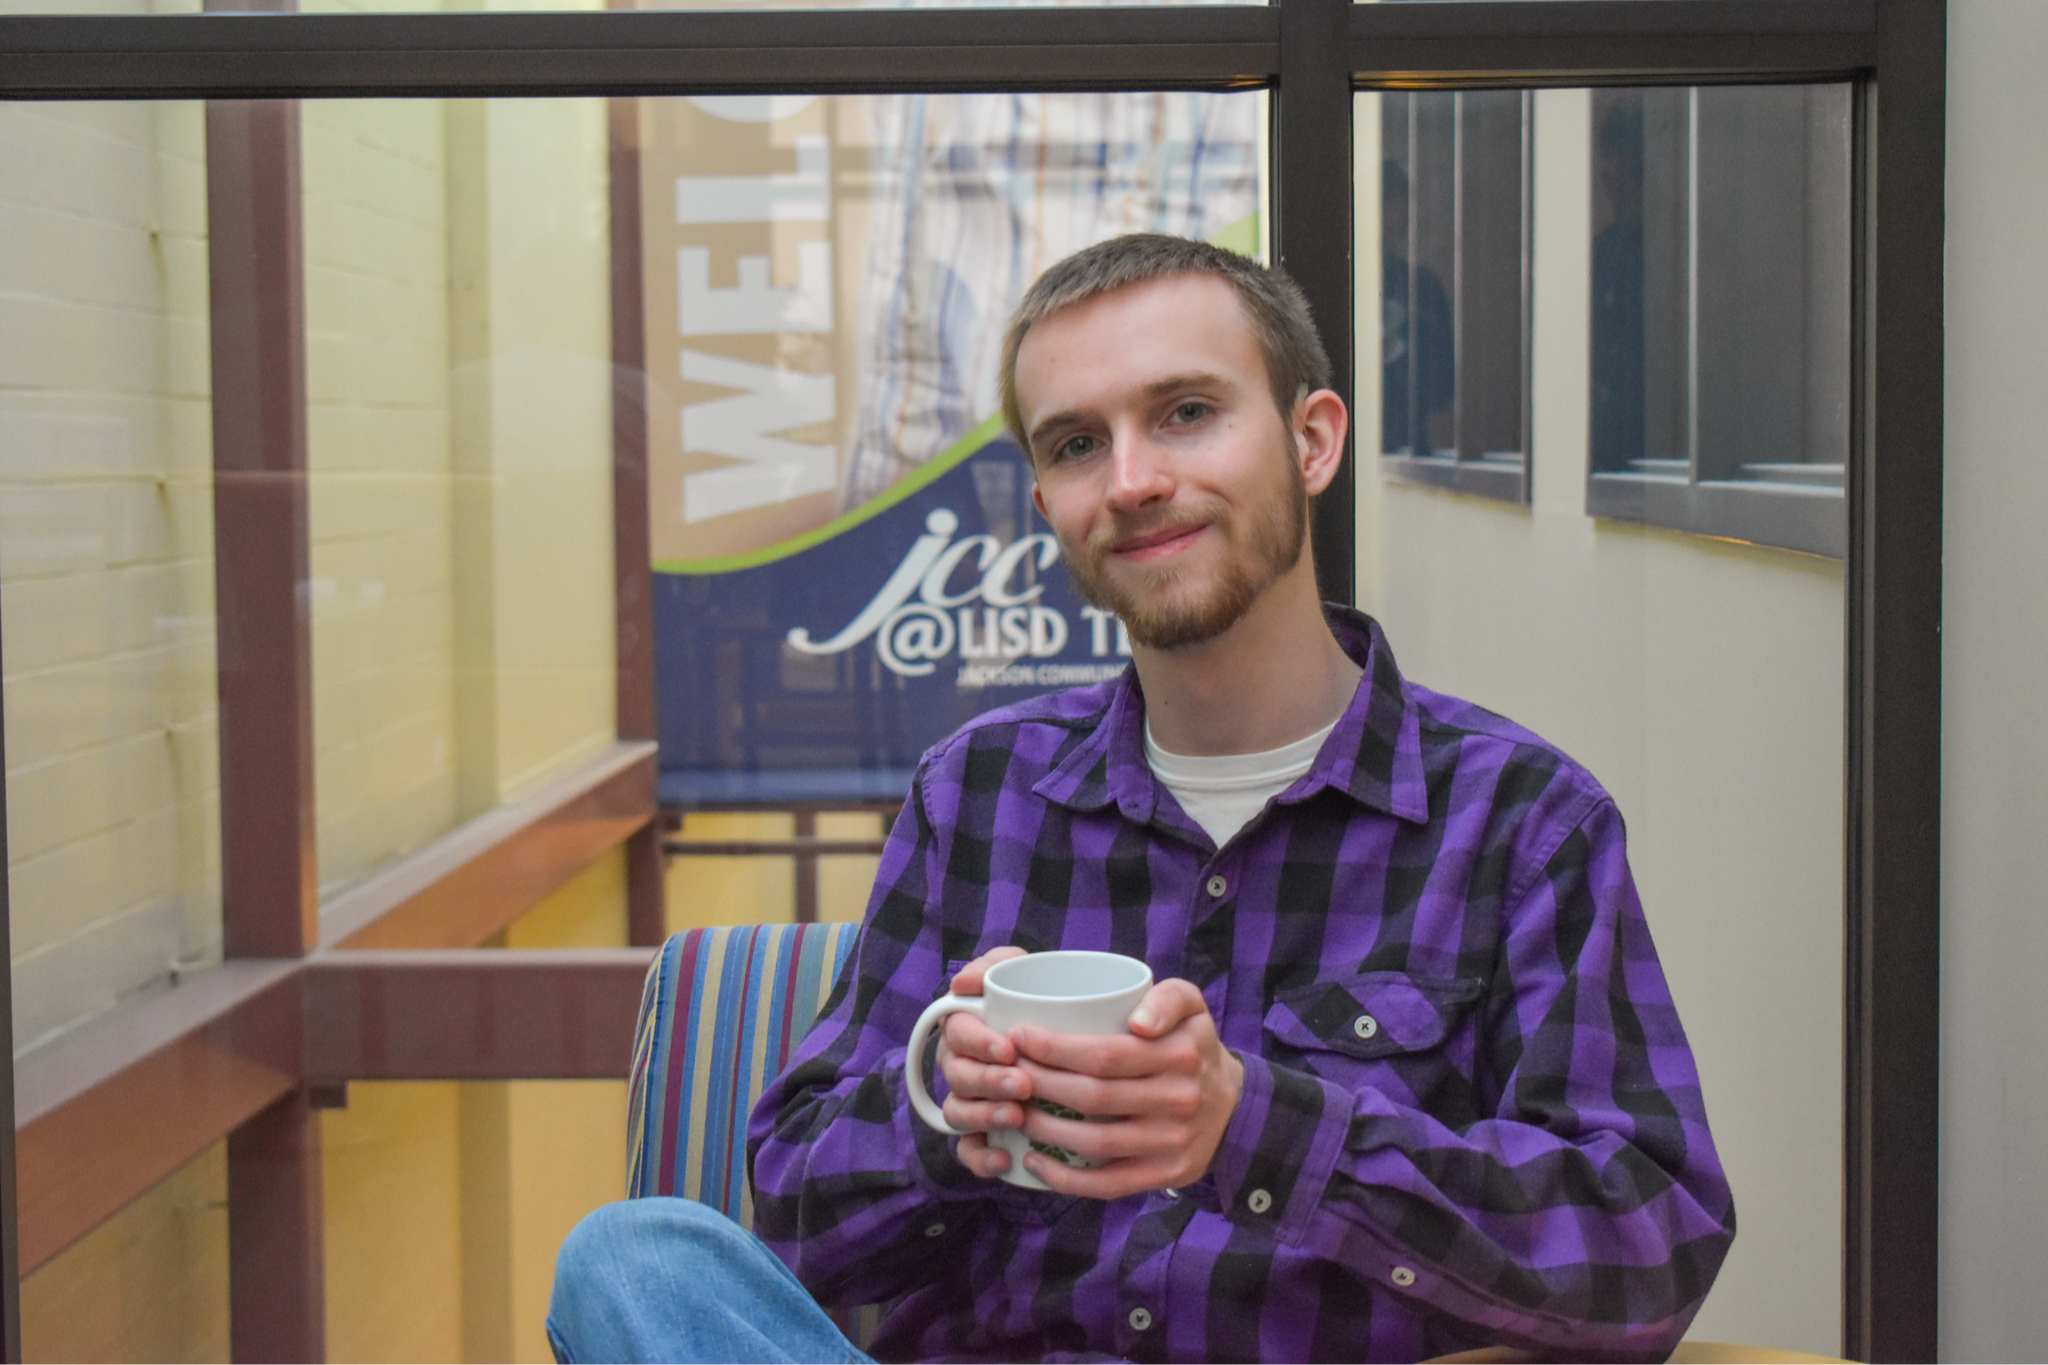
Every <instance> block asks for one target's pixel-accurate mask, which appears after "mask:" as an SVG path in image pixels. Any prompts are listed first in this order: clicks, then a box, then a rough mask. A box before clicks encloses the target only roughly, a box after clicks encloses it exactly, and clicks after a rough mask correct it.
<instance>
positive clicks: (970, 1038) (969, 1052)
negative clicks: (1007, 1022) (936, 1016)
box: [939, 1010, 1017, 1066]
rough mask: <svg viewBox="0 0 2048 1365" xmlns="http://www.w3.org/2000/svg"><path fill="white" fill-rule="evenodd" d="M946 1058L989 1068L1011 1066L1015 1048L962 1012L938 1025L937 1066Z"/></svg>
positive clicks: (976, 1019)
mask: <svg viewBox="0 0 2048 1365" xmlns="http://www.w3.org/2000/svg"><path fill="white" fill-rule="evenodd" d="M949 1054H950V1055H951V1056H954V1057H965V1058H967V1059H969V1060H970V1061H976V1062H986V1063H989V1064H990V1065H993V1066H1013V1065H1015V1064H1016V1061H1017V1045H1016V1044H1015V1043H1014V1042H1012V1041H1011V1040H1010V1038H1009V1036H1008V1035H1007V1034H1002V1033H998V1032H996V1031H995V1030H994V1029H992V1028H990V1027H989V1026H988V1025H987V1024H984V1023H983V1022H982V1021H981V1016H980V1015H977V1014H969V1013H968V1012H967V1011H965V1010H962V1011H960V1012H959V1013H957V1014H949V1015H947V1016H946V1020H945V1023H943V1024H942V1025H940V1029H939V1064H940V1065H941V1066H943V1065H945V1063H946V1059H947V1057H948V1055H949Z"/></svg>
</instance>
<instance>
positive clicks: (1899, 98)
mask: <svg viewBox="0 0 2048 1365" xmlns="http://www.w3.org/2000/svg"><path fill="white" fill-rule="evenodd" d="M1945 63H1946V6H1945V0H1541V2H1540V3H1522V2H1520V0H1471V2H1470V3H1460V4H1443V5H1431V4H1356V5H1354V4H1351V3H1349V0H1279V2H1278V3H1277V4H1275V5H1273V6H1271V7H1257V6H1157V7H1151V6H1148V7H1143V8H1130V9H1087V8H1050V9H1030V10H997V9H987V10H959V11H953V10H932V9H919V10H914V11H896V10H866V11H829V12H806V11H801V10H784V11H769V12H740V13H727V12H715V11H711V12H707V11H695V12H623V11H616V12H614V11H600V12H589V13H577V14H461V15H404V14H377V15H317V16H316V15H295V14H215V15H206V16H197V17H195V16H139V17H137V16H71V15H53V16H11V17H4V18H0V98H4V99H9V100H22V99H43V100H49V99H196V98H213V99H231V98H232V99H292V98H309V97H366V96H394V95H415V96H430V95H431V96H490V95H498V96H536V95H595V96H612V95H650V94H711V93H716V94H740V93H775V92H790V93H821V94H828V93H853V92H888V91H911V90H932V91H937V90H1087V89H1119V88H1122V89H1129V88H1147V89H1154V88H1166V89H1237V88H1245V87H1248V86H1260V85H1263V86H1267V87H1269V88H1271V89H1273V90H1274V92H1275V98H1274V102H1273V104H1274V107H1273V113H1272V125H1271V135H1272V138H1273V142H1274V153H1275V155H1274V158H1273V167H1274V169H1273V176H1272V185H1273V190H1272V193H1273V205H1272V207H1273V217H1274V224H1273V241H1274V242H1275V244H1276V254H1277V255H1278V258H1279V261H1280V263H1281V264H1282V265H1284V266H1285V267H1286V268H1287V269H1288V270H1289V271H1290V273H1292V274H1293V275H1294V276H1295V277H1296V279H1297V280H1298V281H1299V282H1300V283H1301V284H1302V286H1303V287H1304V290H1305V292H1306V293H1307V294H1308V296H1309V299H1310V302H1311V306H1312V308H1313V309H1314V311H1315V314H1316V316H1317V318H1318V319H1319V321H1320V325H1321V328H1322V331H1323V333H1324V335H1325V338H1326V342H1327V343H1328V344H1329V345H1330V350H1331V359H1332V361H1333V363H1334V365H1335V367H1336V371H1337V373H1338V375H1339V376H1340V380H1339V387H1340V391H1342V392H1343V393H1344V394H1345V396H1346V397H1347V399H1348V398H1349V392H1350V388H1351V374H1352V370H1353V359H1352V357H1353V350H1352V346H1351V344H1350V343H1351V337H1350V325H1351V318H1352V316H1353V315H1352V311H1351V298H1352V283H1353V282H1352V262H1351V252H1352V234H1351V176H1352V160H1351V99H1352V95H1353V92H1354V91H1355V90H1358V89H1437V88H1441V89H1452V88H1466V89H1476V88H1487V87H1544V86H1583V85H1698V84H1709V83H1756V82H1787V81H1816V80H1847V81H1851V82H1854V84H1855V94H1854V102H1855V115H1854V120H1853V128H1854V138H1855V150H1854V157H1855V160H1854V171H1853V191H1852V225H1853V230H1854V233H1855V244H1854V251H1853V254H1852V272H1853V275H1852V285H1851V288H1852V331H1851V336H1852V357H1851V375H1852V387H1853V405H1852V412H1851V438H1850V456H1849V464H1848V469H1847V475H1846V477H1847V490H1846V497H1847V505H1848V519H1847V538H1846V544H1845V546H1844V552H1845V555H1846V561H1847V563H1846V578H1847V585H1848V586H1847V601H1846V603H1845V607H1846V612H1845V619H1846V634H1845V643H1846V649H1845V654H1846V665H1845V678H1844V686H1845V692H1846V702H1847V705H1846V741H1847V742H1846V763H1845V773H1844V779H1845V780H1844V799H1845V815H1846V822H1845V835H1846V838H1845V845H1846V850H1845V857H1846V865H1845V903H1844V907H1843V912H1844V915H1845V923H1846V930H1847V933H1846V941H1845V952H1844V963H1843V971H1844V981H1845V987H1846V990H1845V1005H1844V1010H1845V1019H1844V1025H1845V1028H1844V1036H1845V1049H1844V1113H1845V1131H1844V1134H1843V1142H1844V1171H1845V1190H1844V1201H1843V1218H1844V1224H1843V1229H1844V1267H1843V1269H1844V1275H1843V1304H1842V1308H1843V1321H1844V1334H1843V1350H1844V1352H1845V1353H1846V1354H1848V1355H1849V1356H1851V1357H1855V1358H1863V1359H1931V1358H1933V1356H1934V1353H1935V1350H1936V1346H1937V1331H1936V1328H1937V1313H1936V1308H1937V1304H1936V1285H1937V1279H1936V1271H1937V1263H1936V1256H1937V1251H1936V1248H1937V1242H1938V1239H1937V1237H1936V1231H1937V1220H1936V1215H1937V1209H1938V1204H1937V1200H1936V1194H1935V1191H1936V1188H1937V1186H1936V1175H1937V1163H1936V1159H1935V1141H1936V1135H1937V1131H1938V1113H1939V1085H1938V1082H1939V1071H1938V1049H1939V993H1938V974H1939V960H1940V958H1939V922H1938V914H1939V872H1940V863H1939V858H1940V822H1939V801H1938V795H1939V772H1940V721H1941V711H1940V647H1939V639H1940V635H1939V631H1940V621H1941V572H1940V564H1941V560H1940V549H1941V507H1942V501H1941V499H1942V361H1943V355H1942V343H1941V336H1942V278H1941V261H1942V245H1943V227H1944V217H1943V215H1944V204H1943V194H1942V186H1943V163H1944V134H1945V123H1944V120H1945V80H1946V71H1945ZM1880 95H1881V96H1882V98H1881V99H1880ZM1878 263H1882V266H1883V268H1882V270H1879V269H1877V264H1878ZM1356 467H1357V462H1356V461H1355V460H1353V459H1350V458H1349V457H1347V461H1346V465H1345V469H1346V470H1347V471H1355V469H1356ZM1355 477H1356V475H1355V472H1352V473H1347V474H1345V475H1344V476H1343V477H1341V478H1340V479H1339V480H1338V481H1337V483H1336V485H1335V486H1334V487H1333V489H1332V491H1331V492H1329V493H1327V494H1325V495H1324V496H1323V497H1322V498H1320V499H1319V500H1318V505H1317V508H1316V513H1315V526H1316V548H1317V570H1318V578H1319V580H1320V582H1321V583H1322V585H1323V588H1324V591H1325V593H1326V594H1327V595H1329V596H1331V597H1333V598H1336V599H1338V600H1345V601H1348V600H1350V597H1351V585H1352V582H1353V574H1354V567H1355V566H1354V563H1353V548H1352V534H1353V506H1354V495H1353V487H1354V484H1353V480H1354V478H1355ZM0 850H4V830H0ZM4 908H5V907H4V902H0V911H4ZM4 927H5V920H4V914H0V929H4ZM230 965H233V964H230ZM8 989H10V990H11V983H10V986H9V987H8ZM6 1018H7V1016H6V1014H5V1013H4V1012H0V1024H4V1022H5V1020H6ZM7 1055H8V1057H9V1058H10V1061H9V1066H8V1076H7V1078H6V1079H7V1080H9V1081H10V1082H11V1080H12V1069H13V1068H12V1063H11V1057H12V1047H11V1039H10V1046H9V1047H8V1048H7ZM12 1095H13V1086H12V1084H6V1085H0V1096H4V1097H6V1101H7V1104H8V1110H7V1114H6V1120H7V1121H6V1122H5V1123H4V1124H0V1144H4V1145H5V1150H4V1151H0V1315H4V1319H5V1321H4V1323H0V1331H4V1339H0V1347H4V1351H5V1353H6V1355H7V1356H8V1358H10V1359H19V1352H20V1336H19V1312H18V1302H19V1301H18V1297H17V1275H16V1273H15V1270H16V1266H17V1259H16V1256H17V1240H16V1237H17V1222H16V1200H17V1193H18V1191H17V1187H16V1170H15V1162H14V1146H13V1135H14V1121H13V1119H14V1112H13V1100H12ZM316 1235H317V1229H316Z"/></svg>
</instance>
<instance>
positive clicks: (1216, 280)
mask: <svg viewBox="0 0 2048 1365" xmlns="http://www.w3.org/2000/svg"><path fill="white" fill-rule="evenodd" d="M1169 317H1170V320H1171V326H1168V327H1158V328H1154V327H1151V326H1149V325H1144V324H1154V323H1164V322H1166V321H1168V319H1169ZM1133 327H1140V329H1141V331H1142V337H1141V340H1142V342H1143V343H1144V344H1145V346H1146V348H1147V350H1148V352H1151V351H1156V352H1157V354H1158V360H1159V361H1160V362H1161V369H1160V373H1159V375H1158V376H1155V382H1156V380H1158V379H1163V378H1165V377H1167V376H1171V375H1180V374H1193V373H1199V372H1211V373H1213V372H1216V371H1219V370H1229V369H1233V368H1243V367H1246V366H1249V367H1251V372H1250V373H1247V374H1245V375H1243V376H1240V378H1242V379H1243V380H1245V381H1248V382H1255V383H1260V384H1263V383H1264V382H1265V358H1264V356H1263V354H1262V353H1261V352H1260V350H1259V347H1258V342H1257V336H1256V334H1255V332H1254V330H1253V328H1252V323H1251V317H1250V315H1249V314H1248V313H1247V312H1246V310H1245V306H1244V301H1243V299H1242V298H1240V297H1239V295H1238V291H1237V288H1236V287H1235V286H1234V285H1232V284H1231V283H1230V282H1229V281H1228V280H1226V279H1223V278H1222V277H1221V276H1218V275H1213V274H1209V273H1208V272H1206V271H1191V272H1186V273H1182V274H1176V275H1162V276H1156V277H1154V278H1152V279H1147V280H1139V281H1137V282H1136V283H1133V284H1127V285H1122V286H1119V287H1118V288H1116V289H1107V290H1103V291H1102V292H1100V293H1096V294H1091V295H1089V296H1088V297H1087V298H1085V299H1077V300H1076V301H1074V302H1073V303H1071V304H1069V305H1067V306H1066V307H1064V308H1061V309H1059V310H1058V311H1056V312H1053V313H1049V314H1047V315H1046V316H1045V317H1043V318H1041V319H1039V321H1038V322H1036V323H1035V324H1033V325H1032V327H1031V329H1030V330H1029V331H1027V332H1026V333H1025V334H1024V336H1023V339H1022V340H1021V341H1020V342H1019V344H1018V348H1017V378H1016V383H1017V397H1018V400H1019V406H1020V407H1023V408H1025V409H1027V410H1028V409H1029V408H1030V407H1032V406H1033V404H1032V401H1031V394H1030V391H1029V390H1030V385H1029V383H1028V382H1027V381H1028V379H1029V378H1030V377H1031V371H1032V370H1033V369H1035V368H1037V367H1035V366H1034V365H1033V363H1032V362H1033V361H1034V360H1037V359H1039V358H1040V357H1041V356H1042V355H1043V354H1044V350H1045V348H1046V347H1048V346H1057V347H1061V348H1062V349H1064V347H1066V346H1069V345H1073V344H1075V343H1077V342H1079V343H1085V342H1088V341H1091V340H1094V339H1095V337H1096V336H1097V334H1099V332H1100V331H1101V330H1104V329H1110V330H1128V329H1131V328H1133ZM1176 351H1179V352H1183V353H1185V354H1186V355H1187V357H1188V358H1187V359H1186V360H1184V361H1178V362H1174V363H1167V362H1168V361H1169V360H1170V359H1171V357H1172V354H1173V353H1174V352H1176ZM1233 352H1234V353H1235V354H1236V356H1237V358H1238V359H1239V362H1240V364H1239V365H1238V366H1235V367H1233V366H1225V365H1220V364H1218V363H1217V360H1216V359H1215V357H1217V356H1218V355H1219V354H1227V353H1233ZM1198 353H1199V354H1202V355H1206V356H1209V357H1211V358H1210V359H1208V360H1197V359H1195V358H1194V357H1195V356H1196V355H1197V354H1198Z"/></svg>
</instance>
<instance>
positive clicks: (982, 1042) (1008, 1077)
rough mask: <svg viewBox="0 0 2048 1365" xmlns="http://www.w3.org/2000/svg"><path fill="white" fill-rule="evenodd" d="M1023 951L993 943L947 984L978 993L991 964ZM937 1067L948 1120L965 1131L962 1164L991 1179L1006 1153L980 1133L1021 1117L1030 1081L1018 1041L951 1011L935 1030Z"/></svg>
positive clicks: (1005, 1162)
mask: <svg viewBox="0 0 2048 1365" xmlns="http://www.w3.org/2000/svg"><path fill="white" fill-rule="evenodd" d="M1022 956H1024V950H1023V949H1022V948H1015V947H1004V948H992V949H990V950H989V951H988V952H986V953H983V954H982V955H981V956H980V957H977V958H976V959H974V961H972V962H970V963H968V964H967V965H966V966H965V967H962V968H961V969H960V970H959V971H958V972H955V973H954V974H953V983H952V985H951V987H950V990H951V991H952V993H953V994H954V995H980V994H981V978H982V975H983V974H984V973H985V972H987V971H988V969H989V968H990V967H993V966H994V965H995V964H996V963H998V962H1001V961H1002V960H1003V959H1004V958H1006V957H1022ZM938 1069H939V1074H940V1075H942V1076H944V1077H945V1078H946V1090H947V1092H948V1093H947V1095H946V1102H945V1103H944V1104H943V1105H941V1106H940V1108H941V1109H942V1110H943V1111H944V1113H945V1115H946V1122H948V1123H950V1124H952V1125H953V1126H954V1127H955V1128H958V1129H960V1130H961V1131H962V1132H964V1133H966V1134H967V1136H966V1137H963V1138H961V1139H960V1145H959V1147H958V1148H957V1152H958V1155H959V1158H960V1164H961V1165H963V1166H965V1167H966V1168H967V1169H968V1170H970V1171H973V1172H974V1173H975V1174H976V1175H978V1176H983V1177H985V1178H987V1179H991V1180H992V1179H994V1178H995V1177H997V1176H999V1175H1001V1174H1002V1173H1003V1172H1004V1171H1007V1170H1009V1169H1010V1154H1009V1153H1008V1152H1005V1151H1003V1150H1002V1149H1001V1148H999V1147H991V1146H989V1145H988V1139H987V1138H986V1137H984V1136H983V1134H985V1133H990V1132H993V1131H995V1130H996V1129H998V1128H1017V1127H1021V1126H1022V1125H1023V1123H1024V1101H1025V1100H1026V1099H1028V1098H1030V1095H1031V1081H1030V1079H1029V1078H1028V1077H1027V1076H1026V1075H1025V1074H1024V1073H1023V1072H1022V1071H1021V1070H1019V1069H1018V1067H1017V1048H1016V1045H1015V1044H1013V1043H1012V1042H1011V1041H1010V1040H1009V1039H1008V1038H1007V1037H1005V1036H1004V1035H1002V1034H1000V1033H997V1032H996V1031H995V1030H994V1029H992V1028H990V1027H989V1026H988V1025H987V1024H984V1023H982V1022H981V1020H980V1019H979V1018H977V1017H976V1016H974V1015H972V1014H964V1013H963V1014H949V1015H947V1016H946V1020H945V1023H944V1024H943V1025H942V1026H941V1027H940V1030H939V1056H938Z"/></svg>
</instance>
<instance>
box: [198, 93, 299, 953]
mask: <svg viewBox="0 0 2048 1365" xmlns="http://www.w3.org/2000/svg"><path fill="white" fill-rule="evenodd" d="M206 147H207V153H206V172H207V215H208V221H209V247H208V266H209V269H210V270H211V276H212V279H211V292H212V332H213V467H214V493H213V515H214V583H215V593H216V597H217V606H216V611H217V613H218V617H219V636H220V643H219V659H220V768H221V779H220V784H221V915H222V930H223V934H224V936H225V949H226V953H227V955H228V956H229V957H298V956H300V955H301V954H303V953H305V952H306V951H307V950H309V949H310V948H311V947H312V946H313V945H314V944H315V943H316V942H317V941H318V939H319V901H318V892H317V869H316V867H315V863H314V823H313V680H312V642H311V634H312V630H311V625H312V623H311V619H310V603H309V602H308V601H307V524H306V351H305V288H304V260H303V255H302V251H303V247H302V243H301V240H300V225H299V112H298V105H297V104H296V103H293V102H291V101H288V100H254V101H250V100H227V101H219V100H217V101H214V102H212V103H209V104H208V105H207V108H206Z"/></svg>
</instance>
